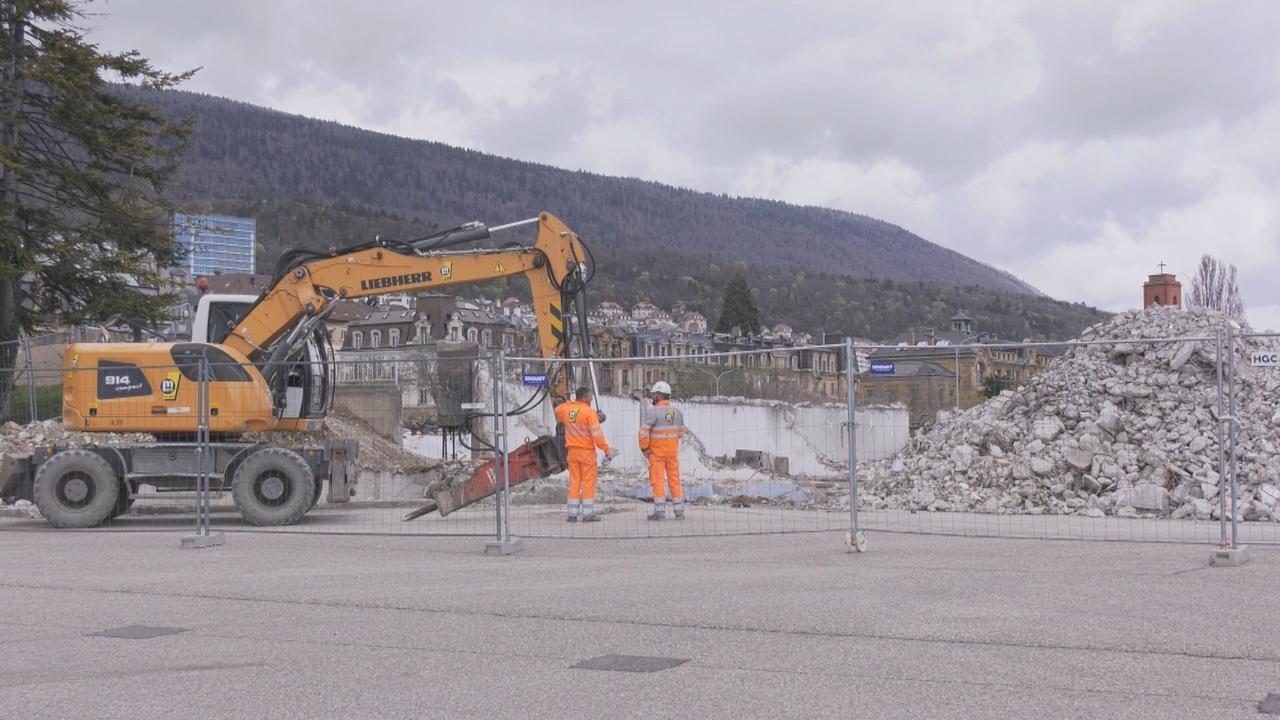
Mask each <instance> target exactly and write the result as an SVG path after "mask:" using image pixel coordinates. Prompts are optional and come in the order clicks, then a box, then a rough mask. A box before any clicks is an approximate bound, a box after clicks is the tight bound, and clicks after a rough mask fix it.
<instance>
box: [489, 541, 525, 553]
mask: <svg viewBox="0 0 1280 720" xmlns="http://www.w3.org/2000/svg"><path fill="white" fill-rule="evenodd" d="M521 550H524V541H523V540H521V539H520V538H518V537H512V538H511V539H510V540H507V541H502V540H490V541H489V542H487V543H485V544H484V554H485V555H514V554H516V553H518V552H520V551H521Z"/></svg>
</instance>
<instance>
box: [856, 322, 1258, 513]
mask: <svg viewBox="0 0 1280 720" xmlns="http://www.w3.org/2000/svg"><path fill="white" fill-rule="evenodd" d="M1228 327H1231V328H1232V329H1234V330H1235V331H1236V332H1241V328H1240V327H1239V326H1237V325H1235V324H1233V323H1232V322H1231V321H1229V320H1227V319H1226V318H1225V317H1223V316H1222V315H1220V314H1217V313H1214V312H1210V311H1204V310H1175V309H1169V308H1151V309H1148V310H1146V311H1142V312H1130V313H1126V314H1123V315H1119V316H1117V317H1115V318H1112V319H1111V320H1109V321H1108V322H1106V323H1102V324H1100V325H1098V326H1095V327H1093V328H1090V329H1089V330H1088V331H1086V332H1085V333H1084V335H1083V336H1082V337H1081V340H1082V341H1085V342H1093V341H1098V342H1100V344H1097V345H1080V346H1076V347H1073V348H1071V349H1070V350H1069V352H1068V353H1067V354H1066V355H1065V357H1063V358H1062V359H1061V360H1059V361H1057V362H1056V363H1055V364H1054V365H1053V366H1051V367H1049V368H1047V369H1046V370H1044V371H1042V372H1041V373H1040V374H1039V375H1037V376H1036V377H1035V378H1034V379H1032V381H1031V382H1029V383H1028V384H1027V385H1025V386H1023V387H1021V388H1019V389H1018V390H1016V391H1006V392H1004V393H1002V394H1001V395H999V396H997V397H995V398H993V399H991V400H990V401H988V402H986V403H984V404H982V405H979V406H977V407H974V408H972V409H970V410H967V411H965V412H963V413H960V414H957V415H954V416H952V417H950V418H948V419H945V420H942V421H939V422H938V423H936V424H935V425H933V426H932V427H931V428H928V429H927V430H925V431H923V432H921V433H920V434H918V435H917V436H916V437H915V438H913V439H912V442H911V445H910V446H909V447H908V449H907V450H905V451H904V452H903V453H902V454H901V455H900V456H899V457H898V458H896V459H895V460H892V461H883V462H878V463H872V464H867V465H864V466H863V468H862V480H863V488H864V490H863V493H864V494H863V496H862V507H863V508H865V509H913V510H929V511H973V512H983V513H1026V514H1055V515H1082V516H1089V517H1103V516H1105V515H1115V516H1120V517H1137V516H1150V517H1171V518H1175V519H1176V518H1195V519H1201V520H1206V519H1211V518H1217V517H1218V516H1219V497H1220V494H1222V493H1229V491H1230V481H1229V479H1227V480H1224V478H1223V477H1222V476H1221V475H1220V473H1219V450H1218V419H1219V413H1218V399H1219V396H1218V374H1217V362H1218V352H1217V343H1216V341H1215V340H1212V339H1210V340H1194V339H1192V340H1179V341H1176V342H1167V341H1161V339H1163V338H1213V337H1215V336H1216V333H1217V332H1218V331H1219V330H1220V329H1221V330H1223V331H1224V332H1225V330H1226V329H1227V328H1228ZM1245 331H1246V332H1247V330H1245ZM1276 347H1277V342H1276V341H1275V340H1274V339H1262V338H1255V339H1246V340H1240V341H1238V345H1237V348H1236V405H1237V411H1236V414H1237V418H1238V420H1239V424H1238V428H1237V457H1236V460H1237V463H1238V468H1239V469H1238V474H1237V485H1238V488H1239V491H1238V497H1239V505H1238V518H1239V519H1241V520H1246V521H1251V520H1259V521H1268V520H1269V521H1275V522H1280V369H1275V368H1263V367H1251V366H1250V365H1249V360H1248V355H1249V354H1251V353H1253V352H1256V351H1261V350H1274V349H1276ZM1226 360H1227V357H1226V356H1225V355H1224V357H1223V362H1224V365H1225V363H1226ZM1224 375H1225V372H1224ZM1223 427H1224V431H1225V429H1226V427H1228V426H1227V425H1226V424H1225V423H1224V426H1223ZM1224 437H1225V435H1224ZM1224 444H1225V443H1224ZM1228 507H1229V506H1228ZM1228 512H1229V510H1228Z"/></svg>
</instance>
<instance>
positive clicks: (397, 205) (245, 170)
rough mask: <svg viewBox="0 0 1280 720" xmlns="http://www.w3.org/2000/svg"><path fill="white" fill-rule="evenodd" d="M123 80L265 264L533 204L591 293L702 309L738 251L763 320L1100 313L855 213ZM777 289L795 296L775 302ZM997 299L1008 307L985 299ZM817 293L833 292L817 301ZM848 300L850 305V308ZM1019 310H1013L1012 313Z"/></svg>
mask: <svg viewBox="0 0 1280 720" xmlns="http://www.w3.org/2000/svg"><path fill="white" fill-rule="evenodd" d="M124 92H127V93H130V94H134V95H135V98H145V99H146V100H147V101H148V102H151V103H153V104H155V105H158V106H159V107H161V108H162V109H163V110H165V111H166V112H167V113H168V114H171V115H174V116H187V115H193V116H195V117H196V120H197V122H196V130H195V133H194V136H193V138H192V143H191V148H190V150H189V152H188V153H187V156H186V159H185V162H184V164H183V167H182V170H181V171H180V173H179V176H178V179H177V183H176V188H175V193H176V194H177V195H178V197H179V199H180V200H181V201H182V202H183V203H185V204H187V205H189V206H190V207H191V209H193V210H204V209H208V210H216V211H220V212H231V213H237V214H244V215H248V216H253V217H256V218H258V221H259V238H260V243H261V246H262V247H261V248H260V252H259V258H258V260H259V264H260V266H261V267H263V268H266V267H269V265H270V264H271V263H272V262H273V261H274V259H275V258H276V257H277V256H278V255H279V253H280V252H281V251H282V250H283V249H287V248H291V247H299V246H308V247H315V248H327V247H331V246H335V245H343V244H347V243H349V242H353V241H356V240H361V239H368V238H370V237H372V236H373V235H376V234H382V235H384V236H392V237H408V236H413V235H416V234H421V233H422V232H423V231H424V230H425V229H427V228H435V227H445V226H452V225H455V224H458V223H461V222H466V221H470V220H481V221H484V222H487V223H490V224H499V223H503V222H509V221H512V220H518V219H522V218H526V217H530V216H532V215H533V214H534V213H536V212H537V211H539V210H544V209H545V210H551V211H552V212H554V213H556V214H557V215H559V216H561V217H562V218H564V219H565V221H566V222H567V223H569V225H570V226H571V227H573V228H574V229H575V230H576V231H577V232H578V233H579V234H580V235H581V236H582V237H583V238H585V239H586V240H587V241H589V242H591V243H592V247H593V248H594V249H595V251H596V255H597V259H598V261H599V278H598V283H597V285H598V288H599V289H604V290H606V291H607V293H608V295H610V296H612V298H613V299H616V300H619V301H622V302H632V301H636V300H639V299H650V300H653V301H655V302H658V303H660V304H663V305H669V304H670V303H671V302H672V301H674V300H677V299H683V300H685V301H686V302H688V303H689V304H690V306H692V307H695V308H697V309H700V310H702V311H703V312H706V313H707V314H709V315H710V316H712V317H714V316H715V314H716V313H717V312H718V308H717V307H715V304H716V302H717V301H718V295H717V293H718V292H719V289H720V288H722V287H723V280H722V279H720V278H719V277H717V276H716V275H715V274H714V273H710V272H707V271H708V270H710V268H711V267H712V266H716V267H718V268H731V267H732V266H734V265H737V264H739V263H741V264H743V266H745V267H746V268H747V269H748V270H749V272H750V274H752V275H754V276H755V278H756V279H755V280H753V288H754V290H755V291H756V293H757V294H758V296H759V301H760V304H761V311H762V315H763V319H765V320H767V321H768V322H770V323H776V322H787V323H789V324H792V325H794V326H796V327H799V328H804V329H810V330H818V329H826V330H829V331H847V332H854V333H858V334H871V335H873V336H877V335H888V334H892V333H894V332H896V331H897V330H898V329H900V328H901V327H902V326H903V324H904V323H905V324H914V325H922V324H941V323H942V322H943V321H945V318H946V317H948V316H949V315H950V314H951V313H952V312H954V311H955V310H958V309H961V307H952V305H953V304H955V305H959V306H963V307H964V308H965V309H970V312H971V314H972V312H973V310H972V309H971V306H975V305H976V304H978V303H979V302H981V303H983V304H984V305H986V306H988V307H991V308H992V312H993V313H994V314H995V315H997V316H999V319H1000V320H999V323H1000V324H1001V325H1003V326H1005V332H1006V333H1012V334H1028V335H1029V334H1056V335H1060V334H1063V333H1064V332H1074V331H1078V330H1079V329H1080V327H1081V326H1082V325H1084V324H1087V323H1088V322H1089V321H1090V318H1096V317H1097V316H1098V314H1097V313H1096V312H1094V311H1091V310H1089V309H1087V308H1083V307H1082V306H1077V305H1067V304H1063V303H1057V302H1055V301H1052V300H1049V299H1048V298H1044V297H1042V296H1039V293H1037V292H1036V291H1035V290H1034V288H1031V287H1030V286H1028V285H1027V284H1025V283H1023V282H1021V281H1019V280H1018V279H1017V278H1015V277H1013V276H1011V275H1009V274H1007V273H1004V272H1001V271H999V270H997V269H995V268H992V267H990V266H988V265H985V264H983V263H981V262H978V261H976V260H973V259H971V258H968V257H965V256H964V255H961V254H960V253H957V252H954V251H951V250H948V249H946V248H943V247H940V246H938V245H935V244H933V243H930V242H928V241H926V240H924V239H922V238H920V237H918V236H916V235H914V234H912V233H910V232H908V231H906V230H904V229H902V228H900V227H898V226H896V225H892V224H890V223H886V222H882V221H880V220H876V219H874V218H870V217H866V216H862V215H855V214H852V213H847V212H841V211H836V210H828V209H824V208H814V207H799V206H795V205H789V204H786V203H781V202H776V201H770V200H758V199H748V198H731V197H728V196H723V195H714V194H709V193H700V192H694V191H690V190H684V189H679V188H674V187H670V186H666V185H661V184H658V183H653V182H645V181H641V180H635V179H628V178H617V177H607V176H602V175H597V174H593V173H587V172H580V171H568V170H561V169H558V168H553V167H549V166H546V165H538V164H535V163H528V162H522V161H517V160H510V159H506V158H500V157H496V156H493V155H487V154H484V153H480V152H475V151H469V150H463V149H459V148H455V147H451V146H448V145H443V144H440V143H434V142H425V141H419V140H408V139H404V138H399V137H395V136H391V135H386V134H381V133H375V132H371V131H367V130H360V129H357V128H352V127H347V126H343V125H339V124H337V123H333V122H325V121H320V120H313V119H309V118H304V117H300V116H296V115H289V114H286V113H281V112H277V111H273V110H268V109H264V108H260V107H256V106H252V105H247V104H244V103H239V102H234V101H230V100H226V99H222V98H215V97H210V96H205V95H199V94H194V93H185V92H176V91H171V92H164V93H158V94H157V93H147V94H146V95H145V96H144V95H141V94H140V91H136V90H124ZM640 273H647V275H645V277H644V278H643V279H642V278H640ZM806 273H807V274H809V275H810V276H813V274H815V273H818V274H822V275H825V276H830V277H832V278H843V279H844V281H845V285H846V292H844V293H843V294H840V295H839V296H838V297H839V299H841V300H843V302H844V304H845V306H844V315H845V317H840V316H839V314H838V313H837V312H836V310H835V309H834V307H833V305H832V304H831V302H834V301H835V300H836V299H837V297H836V296H835V293H834V290H833V288H832V287H826V288H819V287H815V284H816V283H811V284H810V286H809V287H810V290H808V291H804V290H801V289H800V288H799V287H797V286H796V285H795V280H796V278H797V276H799V277H804V275H805V274H806ZM720 274H721V275H723V273H720ZM659 278H666V279H670V280H671V281H672V282H671V283H670V284H665V283H662V282H658V281H657V279H659ZM682 278H683V279H682ZM766 279H767V280H766ZM872 279H874V280H877V281H885V280H887V281H893V282H895V283H899V284H900V286H901V287H903V288H915V290H913V291H912V292H913V293H915V294H914V295H911V297H909V298H907V300H908V302H906V303H902V302H899V303H898V306H897V307H895V308H894V310H893V311H892V312H883V313H882V316H880V317H872V316H871V315H870V312H869V309H868V308H869V304H870V302H871V301H872V300H873V298H871V297H868V296H867V295H866V294H865V293H866V292H868V290H867V288H869V287H871V286H872V285H874V283H871V284H868V282H869V281H871V280H872ZM813 280H814V281H816V280H817V278H816V277H814V278H813ZM676 281H679V282H676ZM766 282H767V283H768V284H766ZM801 285H804V281H802V283H801ZM700 286H701V287H700ZM792 288H794V291H793V290H792ZM966 288H969V289H971V290H972V292H969V291H966V290H965V289H966ZM793 292H799V293H800V297H798V298H797V299H795V300H793V301H790V302H782V301H781V300H777V298H778V296H779V294H780V293H782V294H788V293H793ZM974 293H977V294H976V295H975V294H974ZM1005 294H1008V295H1009V298H1008V302H1007V303H1001V302H991V301H990V298H993V297H994V298H998V297H1003V296H1004V295H1005ZM668 295H671V297H668ZM916 295H918V297H916ZM944 296H945V300H944V299H943V298H944ZM970 296H972V297H973V301H972V302H971V301H970V300H969V297H970ZM597 297H598V298H601V299H602V298H603V295H597ZM824 299H825V300H829V301H831V302H827V304H826V305H822V306H820V305H819V303H822V302H823V301H824ZM775 300H776V302H775ZM1001 305H1005V306H1007V307H1005V308H1004V309H997V306H1001ZM851 306H852V307H853V308H854V309H855V310H858V311H859V312H856V313H854V315H857V316H861V317H854V316H850V315H849V310H848V308H849V307H851ZM944 306H945V307H944ZM784 307H785V308H786V309H785V310H784ZM930 308H932V309H930ZM1028 308H1030V309H1031V316H1030V317H1029V318H1028V317H1021V318H1020V317H1018V315H1019V314H1023V315H1025V314H1026V313H1025V311H1027V310H1028ZM1015 326H1017V327H1025V330H1026V332H1022V333H1019V332H1017V331H1016V330H1015ZM993 329H994V328H993Z"/></svg>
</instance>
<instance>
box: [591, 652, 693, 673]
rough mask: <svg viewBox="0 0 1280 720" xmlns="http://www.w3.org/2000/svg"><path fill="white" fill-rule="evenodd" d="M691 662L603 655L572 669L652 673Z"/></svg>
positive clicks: (683, 659) (639, 656)
mask: <svg viewBox="0 0 1280 720" xmlns="http://www.w3.org/2000/svg"><path fill="white" fill-rule="evenodd" d="M687 662H689V660H688V658H667V657H648V656H646V655H601V656H600V657H593V658H591V659H590V660H583V661H582V662H580V663H578V664H577V665H573V666H572V667H574V668H576V669H578V670H611V671H613V672H634V673H651V672H658V671H659V670H670V669H671V668H673V667H676V666H677V665H683V664H685V663H687Z"/></svg>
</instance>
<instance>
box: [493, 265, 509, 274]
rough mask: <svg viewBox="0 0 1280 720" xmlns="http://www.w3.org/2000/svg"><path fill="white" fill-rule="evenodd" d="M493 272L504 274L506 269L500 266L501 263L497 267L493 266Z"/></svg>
mask: <svg viewBox="0 0 1280 720" xmlns="http://www.w3.org/2000/svg"><path fill="white" fill-rule="evenodd" d="M493 271H494V272H496V273H500V272H506V271H507V269H506V268H505V267H503V266H502V263H498V264H497V265H494V266H493Z"/></svg>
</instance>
